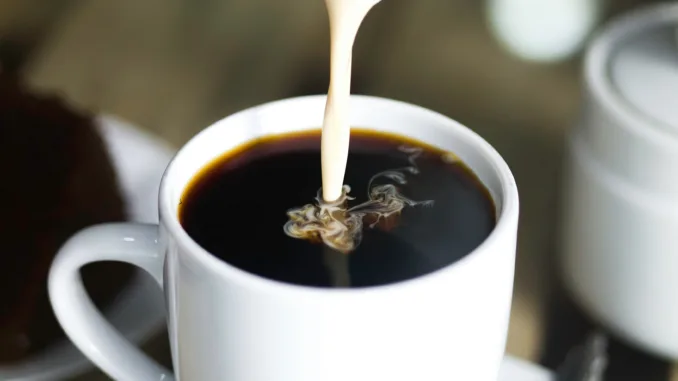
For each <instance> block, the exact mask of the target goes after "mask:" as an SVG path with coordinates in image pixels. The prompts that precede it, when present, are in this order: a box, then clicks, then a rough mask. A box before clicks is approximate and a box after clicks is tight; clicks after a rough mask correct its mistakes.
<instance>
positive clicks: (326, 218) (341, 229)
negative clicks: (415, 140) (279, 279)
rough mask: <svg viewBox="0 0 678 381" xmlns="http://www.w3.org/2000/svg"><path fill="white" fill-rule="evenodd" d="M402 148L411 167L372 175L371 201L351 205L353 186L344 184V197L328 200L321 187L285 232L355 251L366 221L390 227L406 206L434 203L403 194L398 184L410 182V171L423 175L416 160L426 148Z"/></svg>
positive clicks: (297, 211)
mask: <svg viewBox="0 0 678 381" xmlns="http://www.w3.org/2000/svg"><path fill="white" fill-rule="evenodd" d="M399 150H400V151H402V152H404V153H405V154H407V157H408V161H409V163H410V165H409V166H407V167H404V168H398V169H390V170H386V171H383V172H379V173H377V174H376V175H374V176H372V178H371V179H370V181H369V183H368V186H367V201H365V202H363V203H361V204H358V205H355V206H353V207H350V208H349V207H348V204H349V201H351V200H354V199H355V197H351V196H349V193H350V192H351V187H350V186H348V185H344V186H343V188H342V195H341V197H340V198H339V199H338V200H337V201H334V202H325V201H324V200H323V198H322V192H321V190H318V194H317V195H316V197H315V203H314V204H306V205H304V206H302V207H299V208H294V209H290V210H289V211H288V212H287V216H288V217H289V221H287V223H286V224H285V226H284V228H283V229H284V231H285V234H287V235H288V236H290V237H293V238H298V239H305V240H309V241H315V242H322V243H324V244H325V245H327V246H329V247H331V248H333V249H335V250H337V251H340V252H342V253H350V252H351V251H353V250H355V249H356V248H357V247H358V245H360V241H361V240H362V235H363V225H364V222H366V221H367V222H369V224H368V226H369V227H370V228H374V227H375V226H377V225H379V224H380V223H382V225H381V226H383V227H385V228H387V227H388V225H389V223H390V222H391V220H390V219H391V218H392V217H395V216H397V215H399V214H400V213H401V212H402V210H403V209H404V208H405V207H415V206H431V205H433V200H427V201H414V200H411V199H409V198H407V197H405V196H404V195H403V194H402V193H400V191H399V189H398V187H397V186H396V185H405V184H407V177H406V173H409V174H411V175H417V174H419V167H418V166H417V164H416V159H417V158H418V157H419V156H420V155H421V153H422V152H423V150H422V149H421V148H416V147H407V146H401V147H399ZM378 179H387V180H390V181H391V182H393V183H395V184H396V185H394V184H377V185H375V184H374V183H375V181H376V180H378Z"/></svg>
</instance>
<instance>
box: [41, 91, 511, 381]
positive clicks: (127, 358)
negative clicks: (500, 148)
mask: <svg viewBox="0 0 678 381" xmlns="http://www.w3.org/2000/svg"><path fill="white" fill-rule="evenodd" d="M325 99H326V98H325V97H324V96H310V97H301V98H293V99H287V100H282V101H277V102H273V103H269V104H265V105H262V106H259V107H254V108H251V109H248V110H245V111H242V112H239V113H236V114H234V115H232V116H229V117H227V118H225V119H223V120H221V121H219V122H217V123H215V124H214V125H212V126H211V127H208V128H207V129H205V130H204V131H202V132H201V133H199V134H198V135H197V136H195V137H194V138H193V139H192V140H190V141H189V142H188V143H187V144H186V145H185V146H184V147H183V148H182V149H181V150H180V151H179V153H178V154H177V155H176V156H175V157H174V159H173V160H172V162H171V163H170V165H169V167H168V168H167V170H166V172H165V175H164V177H163V180H162V184H161V186H160V196H159V209H160V225H159V226H155V225H139V224H131V223H123V224H106V225H100V226H95V227H92V228H89V229H86V230H84V231H82V232H80V233H78V234H77V235H75V236H74V237H72V238H71V239H70V240H69V241H68V242H67V243H66V244H65V245H64V246H63V248H62V249H61V250H60V252H59V253H58V255H57V257H56V259H55V260H54V262H53V265H52V268H51V272H50V275H49V295H50V299H51V301H52V305H53V307H54V311H55V313H56V316H57V318H58V320H59V322H60V323H61V325H62V326H63V328H64V330H65V332H66V334H67V335H68V336H69V337H70V339H71V340H72V341H73V342H74V343H75V345H77V347H78V348H79V349H80V350H81V351H82V352H84V353H85V354H86V355H87V356H88V357H89V358H90V359H91V360H92V361H93V362H94V363H95V364H96V365H98V366H99V367H100V368H101V369H102V370H103V371H104V372H106V373H107V374H108V375H109V376H110V377H112V378H114V379H116V380H121V381H151V380H158V381H159V380H165V381H166V380H171V379H175V378H176V379H178V380H186V381H194V380H199V381H347V380H351V381H374V380H389V381H412V380H422V381H450V380H474V381H494V380H496V378H497V375H498V372H499V367H500V364H501V361H502V358H503V356H504V349H505V342H506V335H507V329H508V323H509V309H510V304H511V294H512V288H513V272H514V257H515V247H516V234H517V227H518V192H517V189H516V184H515V181H514V179H513V176H512V174H511V172H510V170H509V168H508V166H507V165H506V163H505V162H504V160H503V159H502V158H501V157H500V155H499V154H498V153H497V152H496V151H495V150H494V149H493V148H492V147H491V146H490V145H489V144H488V143H487V142H486V141H485V140H483V139H482V138H481V137H480V136H478V135H477V134H475V133H474V132H472V131H471V130H469V129H468V128H466V127H464V126H462V125H460V124H459V123H457V122H455V121H453V120H451V119H449V118H447V117H445V116H443V115H440V114H437V113H435V112H432V111H429V110H426V109H424V108H421V107H417V106H413V105H409V104H406V103H402V102H397V101H393V100H387V99H380V98H374V97H367V96H353V97H352V99H351V118H350V120H351V124H352V125H355V126H360V127H364V128H368V129H372V130H377V131H387V132H391V133H396V134H400V135H404V136H408V137H411V138H414V139H417V140H420V141H422V142H426V143H429V144H431V145H434V146H437V147H439V148H442V149H445V150H448V151H451V152H454V153H455V154H456V155H457V156H458V157H459V158H461V160H463V161H464V162H465V163H466V164H467V165H468V166H469V167H470V168H471V169H472V170H473V171H474V172H475V174H476V175H477V176H478V177H479V178H480V180H481V181H482V182H483V183H484V184H485V186H486V187H487V188H488V190H489V191H490V193H491V195H492V198H493V200H494V203H495V205H496V210H497V225H496V227H495V229H494V230H493V231H492V233H491V234H490V235H489V236H488V238H487V239H486V240H485V241H484V242H483V243H482V244H481V245H480V246H479V247H478V248H476V249H475V250H473V251H472V252H471V253H469V254H468V255H467V256H465V257H464V258H462V259H461V260H459V261H458V262H456V263H454V264H452V265H449V266H447V267H445V268H442V269H440V270H438V271H436V272H433V273H431V274H428V275H425V276H421V277H419V278H416V279H413V280H408V281H403V282H399V283H395V284H389V285H385V286H377V287H371V288H363V289H318V288H310V287H302V286H297V285H291V284H284V283H280V282H276V281H272V280H268V279H264V278H261V277H258V276H255V275H252V274H250V273H247V272H245V271H242V270H240V269H238V268H235V267H233V266H231V265H229V264H228V263H225V262H222V261H221V260H219V259H217V258H216V257H214V256H212V255H211V254H210V253H208V252H207V251H205V250H204V249H202V248H201V247H200V246H199V245H198V244H197V243H196V242H194V241H193V240H192V239H191V238H190V237H189V236H188V234H187V233H186V232H185V231H184V230H183V229H182V227H181V225H180V223H179V220H178V219H177V208H178V204H179V200H180V197H181V195H182V192H183V191H184V188H186V185H187V184H188V183H189V181H190V180H191V178H192V177H193V176H194V175H195V174H196V173H198V172H199V171H200V169H201V168H203V167H204V166H205V165H206V164H207V163H209V162H210V161H211V160H212V159H214V158H216V157H218V156H220V155H221V154H222V153H224V152H225V151H228V150H231V149H233V148H234V147H237V146H240V145H242V144H244V143H246V142H248V141H251V140H253V139H256V138H259V137H261V136H265V135H270V134H280V133H286V132H291V131H301V130H312V129H318V128H319V126H320V125H321V124H322V120H323V110H324V107H325ZM262 239H266V237H262ZM106 260H114V261H123V262H128V263H131V264H133V265H136V266H139V267H141V268H143V269H145V270H146V271H148V272H149V273H150V274H151V275H152V276H153V277H154V278H155V279H156V280H157V281H158V284H160V285H161V286H162V287H163V289H164V293H165V299H166V305H167V312H168V330H169V336H170V343H171V347H172V359H173V365H174V372H175V374H176V375H172V374H171V373H170V372H169V371H168V370H166V369H163V368H162V367H160V366H158V365H157V364H155V363H154V362H152V361H151V360H150V359H148V358H147V357H146V356H145V355H143V354H142V353H141V352H140V351H139V350H138V349H137V348H135V347H134V346H132V345H131V344H130V343H129V342H127V341H125V340H124V339H123V338H122V337H121V336H120V334H119V333H118V332H116V331H115V330H113V329H112V328H111V326H110V325H109V324H108V322H106V321H105V320H104V319H103V318H102V316H101V314H100V313H99V312H98V311H97V310H96V309H95V307H94V306H93V304H92V302H91V301H90V299H89V298H88V296H87V295H86V293H85V291H84V289H83V286H82V282H81V280H80V276H79V273H78V271H79V269H80V268H81V267H82V266H84V265H86V264H88V263H92V262H98V261H106Z"/></svg>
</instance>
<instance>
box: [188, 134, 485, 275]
mask: <svg viewBox="0 0 678 381" xmlns="http://www.w3.org/2000/svg"><path fill="white" fill-rule="evenodd" d="M319 147H320V134H319V132H317V131H315V132H310V133H302V134H289V135H283V136H277V137H272V138H266V139H261V140H259V141H255V142H252V143H248V144H247V145H245V146H241V147H238V148H237V149H235V150H234V151H232V152H228V153H226V154H225V155H223V156H222V157H220V158H218V159H216V160H215V161H213V162H212V163H210V164H209V165H207V166H206V167H205V168H204V169H203V170H202V171H200V172H199V173H198V174H197V175H196V176H195V178H194V179H193V181H192V182H191V183H190V184H189V185H188V187H187V189H186V190H185V192H184V194H183V196H182V199H181V204H180V206H179V218H180V221H181V224H182V226H183V227H184V229H185V230H186V231H187V233H188V234H189V235H190V236H191V237H192V238H193V239H194V240H195V241H196V242H197V243H198V244H199V245H200V246H202V247H203V248H204V249H205V250H207V251H208V252H210V253H212V255H214V256H216V257H218V258H220V259H221V260H223V261H225V262H227V263H229V264H231V265H233V266H235V267H238V268H240V269H242V270H244V271H246V272H249V273H252V274H256V275H258V276H261V277H264V278H268V279H271V280H276V281H281V282H286V283H292V284H297V285H305V286H314V287H337V286H339V287H369V286H377V285H384V284H389V283H394V282H399V281H403V280H407V279H412V278H415V277H418V276H421V275H424V274H427V273H431V272H433V271H436V270H438V269H440V268H443V267H445V266H447V265H449V264H451V263H453V262H455V261H457V260H459V259H460V258H462V257H464V256H465V255H467V254H469V253H470V252H471V251H473V250H474V249H475V248H476V247H477V246H478V245H480V244H481V243H482V242H483V241H484V240H485V239H486V238H487V236H488V235H489V234H490V232H491V231H492V229H493V228H494V226H495V223H496V217H495V208H494V204H493V202H492V200H491V198H490V195H489V193H488V191H487V189H486V188H485V187H484V186H483V185H482V184H481V183H480V181H479V180H478V179H477V177H476V176H475V175H474V174H473V173H472V172H471V171H470V170H469V169H468V168H467V167H466V166H465V165H464V164H463V163H461V162H459V161H458V160H454V159H452V160H450V158H454V156H452V155H450V154H447V153H445V152H442V151H439V150H436V149H433V148H432V147H428V146H424V145H422V144H419V143H417V142H414V141H411V140H406V139H403V138H399V137H397V136H393V135H385V134H384V135H381V134H376V133H374V132H366V131H363V130H358V129H354V130H353V131H352V135H351V151H350V155H349V157H348V163H347V170H346V181H345V183H346V184H348V185H350V188H351V191H350V193H349V196H351V197H353V199H349V200H347V204H348V205H346V209H350V208H351V207H354V206H358V205H361V204H364V203H365V202H366V201H369V199H370V198H369V195H368V192H369V191H370V189H372V190H373V189H374V187H375V186H379V185H393V189H397V191H398V192H399V193H400V194H401V195H403V196H404V197H407V199H409V200H416V202H414V203H412V204H409V205H405V207H403V208H402V209H401V211H400V212H398V213H394V214H392V215H389V216H382V217H383V218H377V217H378V215H374V214H369V213H366V214H364V215H363V216H362V217H361V218H363V219H364V221H363V222H364V223H363V225H362V229H361V232H362V237H361V239H360V242H359V244H358V245H355V247H354V248H353V249H352V250H350V251H348V252H340V251H338V250H334V249H331V248H329V247H328V246H327V245H325V244H323V243H321V242H322V241H320V240H316V241H313V240H306V239H297V238H293V237H291V236H289V235H288V234H286V232H285V230H284V226H285V225H286V224H288V223H289V222H290V217H289V215H288V212H289V211H290V210H293V209H294V208H298V207H300V206H302V205H306V204H309V202H310V201H311V200H313V198H314V197H316V196H317V195H318V194H319V193H321V192H319V189H318V184H320V183H321V170H320V169H321V168H320V166H321V164H320V160H319V159H320V148H319ZM413 150H416V151H417V152H419V155H418V156H417V157H416V166H417V168H418V171H417V172H418V173H410V172H407V171H404V172H405V177H406V181H405V182H404V183H403V182H402V181H399V180H402V179H398V176H379V177H378V178H375V175H377V174H379V173H382V174H384V173H386V174H388V173H394V171H396V172H397V171H398V170H399V169H403V168H408V167H411V164H412V162H411V159H412V156H411V155H408V152H409V153H411V152H413ZM401 172H402V171H401ZM370 181H372V184H370ZM332 263H334V264H332ZM342 269H343V270H342ZM342 273H343V275H342ZM342 276H343V277H346V278H347V279H345V280H343V281H338V279H337V277H342Z"/></svg>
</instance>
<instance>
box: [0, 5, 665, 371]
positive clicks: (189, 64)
mask: <svg viewBox="0 0 678 381" xmlns="http://www.w3.org/2000/svg"><path fill="white" fill-rule="evenodd" d="M649 2H650V1H648V0H645V1H643V0H609V1H597V0H491V1H490V0H486V1H480V0H383V1H382V3H381V4H379V5H378V6H377V7H375V8H374V9H373V10H372V12H371V13H370V15H369V16H368V18H367V20H366V21H365V23H364V24H363V27H362V29H361V31H360V33H359V34H358V40H357V42H356V46H355V52H354V60H355V61H354V64H353V70H354V79H353V92H354V93H363V94H370V95H378V96H384V97H390V98H395V99H399V100H403V101H407V102H412V103H416V104H419V105H422V106H424V107H427V108H430V109H433V110H436V111H439V112H441V113H444V114H446V115H449V116H451V117H452V118H454V119H457V120H459V121H460V122H462V123H463V124H465V125H467V126H469V127H470V128H472V129H473V130H475V131H477V132H478V133H480V134H481V135H482V136H484V137H485V138H486V139H487V140H488V141H489V142H490V143H492V144H493V145H494V146H495V147H496V148H497V149H498V151H499V152H500V153H501V154H502V155H503V156H504V157H505V158H506V160H507V162H508V163H509V165H510V166H511V168H512V169H513V171H514V173H515V176H516V178H517V181H518V186H519V188H520V191H521V198H522V207H523V209H522V222H521V224H522V225H521V231H520V241H519V250H518V264H517V273H516V288H515V297H514V305H513V313H512V320H511V329H510V335H509V343H508V351H509V353H511V354H513V355H516V356H518V357H522V358H525V359H528V360H530V361H533V362H540V363H542V364H544V365H546V366H548V367H551V368H553V367H556V366H557V365H558V364H559V363H560V362H561V361H562V360H563V358H564V355H565V353H566V351H567V349H568V348H569V347H570V346H571V345H573V344H575V343H576V342H577V340H579V339H580V338H582V337H583V335H584V334H585V333H586V332H588V330H589V329H590V328H591V325H590V323H588V322H587V320H586V319H585V318H584V317H582V316H581V314H578V313H577V310H576V308H574V307H572V306H571V305H569V302H568V301H567V300H566V298H564V297H562V296H561V294H560V292H559V288H558V285H557V281H556V277H555V275H554V273H553V271H552V269H551V260H552V258H553V256H554V250H555V249H554V247H555V245H554V242H553V241H554V239H553V233H554V225H555V221H556V220H557V208H558V205H557V200H558V181H559V176H560V161H561V152H562V145H563V138H564V136H565V133H566V132H567V129H568V128H569V126H570V125H572V124H573V123H574V122H575V119H576V117H577V110H578V106H579V101H580V63H581V62H580V61H581V52H582V44H584V43H585V42H586V41H587V39H588V38H589V36H590V35H591V33H592V32H593V31H595V29H596V28H597V27H598V26H600V25H601V24H602V23H603V22H605V20H607V19H609V18H610V17H613V16H614V15H616V14H619V13H621V12H624V11H625V10H628V9H630V8H634V7H637V6H639V5H641V4H646V3H649ZM328 59H329V33H328V21H327V15H326V10H325V6H324V3H323V1H322V0H287V1H278V0H174V1H160V0H144V1H138V0H60V1H45V0H0V62H2V64H3V69H4V70H16V71H21V72H23V74H24V75H25V76H26V77H27V79H28V81H29V82H30V83H31V84H32V85H33V86H35V87H36V88H38V89H41V90H48V91H55V92H57V93H59V94H60V95H62V96H63V97H65V98H66V99H68V100H69V101H70V102H72V103H73V104H75V105H77V106H80V107H83V108H85V109H88V110H91V111H93V112H96V113H101V114H112V115H115V116H118V117H120V118H122V119H125V120H128V121H130V122H131V123H133V124H134V125H137V126H139V127H141V128H143V129H145V130H147V131H150V132H152V133H154V134H155V135H157V136H159V137H161V138H162V139H164V140H166V141H167V142H169V143H170V144H171V145H173V146H175V147H179V146H181V145H182V144H183V143H184V142H186V141H187V140H188V139H189V138H190V137H191V136H193V135H194V134H195V133H197V132H198V131H200V130H201V129H203V128H204V127H206V126H208V125H209V124H210V123H212V122H213V121H215V120H217V119H219V118H222V117H224V116H226V115H228V114H230V113H232V112H234V111H237V110H240V109H243V108H246V107H249V106H253V105H256V104H260V103H263V102H267V101H271V100H274V99H279V98H285V97H292V96H298V95H305V94H317V93H323V92H326V90H327V85H328V82H329V76H328V72H329V63H328ZM412 128H416V126H412ZM148 350H149V351H151V352H153V353H154V355H155V356H156V357H160V358H165V359H166V362H167V361H168V359H169V358H168V357H167V356H168V355H167V353H168V352H167V350H166V344H165V339H164V338H159V339H158V340H157V343H151V344H150V345H149V348H148ZM611 351H617V352H618V353H620V355H619V356H621V357H618V358H623V359H624V360H623V361H617V362H615V364H616V363H620V364H621V363H624V364H625V366H624V367H622V366H621V365H614V364H613V365H614V366H612V367H611V369H612V370H611V371H612V372H618V373H617V374H618V376H614V377H611V378H609V379H612V380H625V379H628V380H655V379H656V380H668V379H670V378H669V377H670V374H671V373H672V366H671V365H670V364H668V363H665V362H663V361H661V360H658V359H654V358H651V357H649V356H646V355H643V354H640V353H636V352H635V351H633V350H631V349H628V348H625V347H624V346H623V345H621V344H613V347H612V348H611ZM163 356H164V357H163ZM627 367H628V368H627ZM615 369H621V370H618V371H615ZM634 369H635V370H634ZM634 372H635V373H634ZM88 377H90V378H83V380H86V379H87V380H94V379H95V378H93V377H96V376H94V375H90V376H88ZM675 379H677V380H678V378H675Z"/></svg>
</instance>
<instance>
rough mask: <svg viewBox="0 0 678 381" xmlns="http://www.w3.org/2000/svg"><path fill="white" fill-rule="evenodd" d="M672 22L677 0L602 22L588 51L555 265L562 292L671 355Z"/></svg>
mask: <svg viewBox="0 0 678 381" xmlns="http://www.w3.org/2000/svg"><path fill="white" fill-rule="evenodd" d="M676 25H678V4H662V5H654V6H652V7H649V8H645V9H641V10H638V11H637V12H633V13H631V14H628V15H626V16H624V17H622V18H620V19H618V20H617V21H615V22H613V23H612V24H610V25H609V26H608V27H607V28H606V29H605V30H604V31H603V32H602V33H601V34H600V35H599V36H598V37H597V38H596V39H595V41H594V42H593V43H592V45H591V46H590V48H589V50H588V53H587V57H586V63H585V75H584V84H585V100H584V104H583V110H582V115H581V120H580V123H579V124H578V125H577V127H576V128H575V129H573V131H572V132H571V135H570V139H569V145H568V147H569V149H568V153H569V155H568V161H567V164H568V168H567V177H566V181H565V182H564V196H565V198H564V206H563V224H562V248H563V252H562V255H561V259H560V262H561V270H562V275H563V280H564V283H565V286H566V288H567V289H568V290H569V291H570V292H571V293H572V295H573V297H574V299H575V301H577V302H578V303H579V304H580V305H581V306H582V307H583V309H584V310H585V311H586V312H587V313H589V314H590V315H591V316H592V317H593V318H595V319H596V320H598V321H599V322H600V323H602V324H603V325H604V326H605V327H607V328H608V329H609V330H610V331H611V332H612V333H614V334H616V335H617V336H619V337H620V338H622V339H625V340H626V341H628V342H629V343H631V344H633V345H636V346H638V347H639V348H641V349H644V350H647V351H649V352H652V353H654V354H657V355H660V356H665V357H669V358H673V359H678V125H676V124H675V121H676V120H678V118H677V117H678V88H676V87H675V86H671V85H670V83H674V84H675V83H677V82H676V80H677V79H678V48H676V46H675V44H674V41H673V34H674V30H675V26H676ZM674 55H675V56H674ZM666 60H668V61H666ZM671 60H673V61H671ZM666 86H668V88H666ZM672 87H673V88H672ZM671 93H673V94H674V96H670V95H667V94H671Z"/></svg>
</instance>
